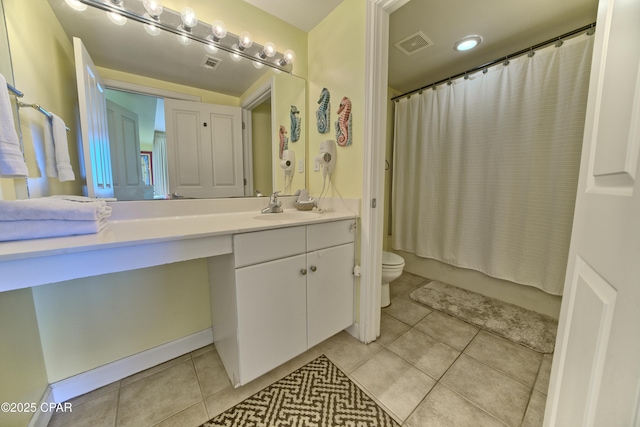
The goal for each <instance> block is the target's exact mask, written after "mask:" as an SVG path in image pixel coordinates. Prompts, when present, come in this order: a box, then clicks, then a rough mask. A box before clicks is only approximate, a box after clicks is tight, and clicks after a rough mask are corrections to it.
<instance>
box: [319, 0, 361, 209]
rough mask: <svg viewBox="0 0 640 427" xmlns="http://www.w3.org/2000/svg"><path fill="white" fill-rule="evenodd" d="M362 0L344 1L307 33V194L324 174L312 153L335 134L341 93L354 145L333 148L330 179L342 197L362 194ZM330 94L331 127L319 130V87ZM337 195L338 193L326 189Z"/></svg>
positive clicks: (358, 196) (320, 182)
mask: <svg viewBox="0 0 640 427" xmlns="http://www.w3.org/2000/svg"><path fill="white" fill-rule="evenodd" d="M365 18H366V0H345V1H343V2H342V4H340V6H338V7H337V8H336V9H334V10H333V12H331V14H330V15H329V16H328V17H327V18H326V19H324V20H323V21H322V22H320V23H319V24H318V25H317V26H316V27H315V28H314V29H313V30H311V31H310V32H309V79H308V85H307V86H308V88H309V91H308V98H309V103H308V105H309V107H308V109H307V111H308V118H309V119H308V121H309V125H308V127H309V161H308V166H309V168H310V170H309V168H308V170H309V178H308V179H309V187H310V191H311V195H313V196H318V195H319V194H320V192H321V190H322V184H323V179H322V174H321V173H320V172H314V171H313V158H314V157H315V156H316V155H317V154H318V149H319V146H320V142H321V141H323V140H325V139H332V140H335V139H336V134H335V122H336V120H337V118H338V115H337V111H338V107H339V105H340V100H341V99H342V97H343V96H347V97H348V98H349V99H351V105H352V110H351V115H352V126H353V135H352V137H353V144H352V145H351V146H348V147H340V146H338V147H337V154H336V167H335V170H334V173H333V178H332V181H333V183H334V185H335V187H336V189H337V190H338V192H339V193H340V194H341V195H342V197H344V198H361V197H362V156H363V152H364V151H363V150H364V149H363V147H364V144H365V143H366V142H365V141H364V95H365V93H364V78H363V76H364V73H365V29H366V28H365V26H366V22H365ZM324 87H326V88H327V89H329V92H330V93H331V120H330V125H331V130H330V131H329V133H325V134H320V133H318V129H317V127H316V111H317V109H318V104H317V101H318V98H319V97H320V91H321V90H322V88H324ZM328 196H329V197H331V196H335V197H338V194H333V195H332V194H331V193H329V194H328Z"/></svg>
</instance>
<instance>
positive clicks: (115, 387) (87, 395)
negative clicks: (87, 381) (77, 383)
mask: <svg viewBox="0 0 640 427" xmlns="http://www.w3.org/2000/svg"><path fill="white" fill-rule="evenodd" d="M119 388H120V381H116V382H113V383H111V384H108V385H106V386H104V387H100V388H98V389H96V390H93V391H90V392H89V393H85V394H83V395H81V396H78V397H75V398H73V399H71V400H69V402H70V403H71V405H72V407H75V406H78V405H81V404H83V403H85V402H88V401H89V400H93V399H95V398H96V397H100V396H102V395H103V394H107V393H110V392H112V391H115V390H118V389H119Z"/></svg>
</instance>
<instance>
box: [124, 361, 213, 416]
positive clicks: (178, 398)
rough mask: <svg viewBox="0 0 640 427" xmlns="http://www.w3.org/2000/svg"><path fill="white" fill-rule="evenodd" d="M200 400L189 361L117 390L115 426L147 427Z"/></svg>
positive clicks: (200, 395)
mask: <svg viewBox="0 0 640 427" xmlns="http://www.w3.org/2000/svg"><path fill="white" fill-rule="evenodd" d="M200 400H202V394H201V393H200V386H199V385H198V379H197V378H196V371H195V368H194V367H193V362H192V361H191V358H189V360H187V361H186V362H183V363H180V364H178V365H175V366H172V367H170V368H167V369H163V370H162V371H160V372H157V373H155V374H153V375H150V376H148V377H146V378H144V379H141V380H139V381H136V382H134V383H132V384H129V385H127V386H123V387H121V388H120V401H119V405H118V419H117V426H118V427H124V426H132V427H140V426H149V425H153V424H155V423H158V422H160V421H162V420H165V419H167V418H169V417H170V416H172V415H175V414H177V413H178V412H180V411H183V410H184V409H187V408H188V407H190V406H192V405H194V404H196V403H197V402H198V401H200Z"/></svg>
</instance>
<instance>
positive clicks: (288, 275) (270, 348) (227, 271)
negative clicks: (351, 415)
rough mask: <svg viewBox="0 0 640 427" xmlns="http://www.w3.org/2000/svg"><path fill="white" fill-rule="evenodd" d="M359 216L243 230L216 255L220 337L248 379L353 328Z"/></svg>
mask: <svg viewBox="0 0 640 427" xmlns="http://www.w3.org/2000/svg"><path fill="white" fill-rule="evenodd" d="M354 237H355V220H342V221H335V222H325V223H319V224H312V225H306V226H296V227H288V228H280V229H274V230H267V231H259V232H253V233H244V234H237V235H235V236H234V238H233V246H234V251H233V252H234V253H233V254H232V255H228V256H226V257H228V258H232V259H233V262H232V264H233V265H232V267H231V263H229V262H228V261H230V259H228V260H227V262H225V257H216V258H212V259H211V260H210V269H215V271H217V273H216V272H214V270H210V276H211V277H212V279H211V303H212V308H211V310H212V312H211V313H212V323H213V331H214V342H215V345H216V348H217V350H218V353H219V354H220V358H221V359H222V362H223V364H224V366H225V368H226V370H227V373H228V374H229V378H230V379H231V382H232V383H233V385H234V386H239V385H244V384H246V383H248V382H250V381H251V380H253V379H255V378H257V377H259V376H260V375H263V374H264V373H266V372H268V371H270V370H272V369H273V368H275V367H277V366H279V365H281V364H282V363H284V362H286V361H288V360H290V359H292V358H294V357H295V356H297V355H299V354H301V353H303V352H304V351H305V350H307V349H308V348H310V347H313V346H314V345H316V344H318V343H319V342H321V341H323V340H325V339H327V338H328V337H330V336H332V335H334V334H336V333H338V332H340V331H341V330H343V329H345V328H347V327H349V326H350V325H351V324H352V323H353V319H354V277H353V267H354V243H353V242H354Z"/></svg>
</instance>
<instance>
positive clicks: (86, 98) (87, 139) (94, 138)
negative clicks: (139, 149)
mask: <svg viewBox="0 0 640 427" xmlns="http://www.w3.org/2000/svg"><path fill="white" fill-rule="evenodd" d="M73 51H74V56H75V60H76V82H77V86H78V107H79V109H80V127H81V128H82V154H81V155H82V158H83V159H82V162H83V168H84V174H85V179H86V181H87V189H86V193H87V196H89V197H113V177H112V174H111V153H110V149H109V134H108V131H107V106H106V98H105V94H104V84H103V83H102V80H101V79H100V75H99V74H98V72H97V71H96V67H95V65H94V64H93V61H92V60H91V57H90V56H89V52H87V49H86V48H85V47H84V45H83V44H82V40H80V39H79V38H76V37H74V38H73Z"/></svg>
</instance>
